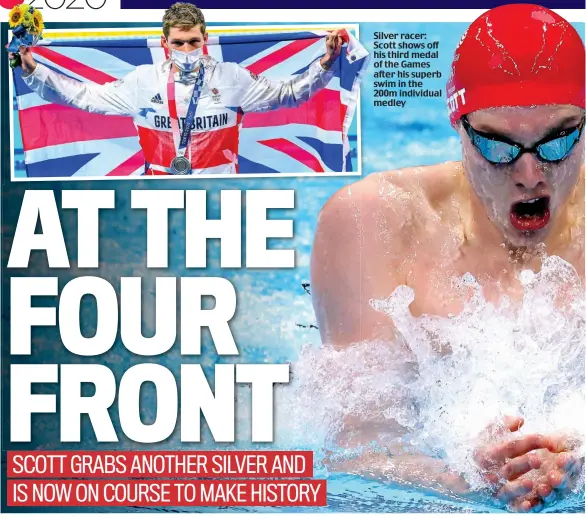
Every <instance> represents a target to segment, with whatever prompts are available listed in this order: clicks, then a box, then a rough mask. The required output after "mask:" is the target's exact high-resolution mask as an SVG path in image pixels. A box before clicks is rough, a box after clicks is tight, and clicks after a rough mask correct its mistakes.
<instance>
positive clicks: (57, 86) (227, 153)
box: [10, 3, 343, 174]
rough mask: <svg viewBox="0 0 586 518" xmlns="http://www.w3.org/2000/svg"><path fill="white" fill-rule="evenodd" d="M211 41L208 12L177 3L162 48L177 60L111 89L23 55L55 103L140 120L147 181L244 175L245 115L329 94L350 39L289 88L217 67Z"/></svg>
mask: <svg viewBox="0 0 586 518" xmlns="http://www.w3.org/2000/svg"><path fill="white" fill-rule="evenodd" d="M207 39H208V34H207V32H206V23H205V19H204V16H203V13H202V12H201V10H200V9H198V8H197V7H196V6H195V5H192V4H188V3H176V4H174V5H172V6H171V7H170V8H169V9H168V10H167V11H166V12H165V15H164V17H163V35H162V36H161V44H162V46H163V47H164V48H165V49H167V51H168V53H169V59H168V60H167V61H165V62H164V63H163V64H152V65H141V66H139V67H137V68H136V69H135V70H134V71H132V72H130V73H129V74H128V75H126V76H125V77H124V78H122V79H120V80H119V81H116V82H112V83H106V84H104V85H99V84H93V83H82V82H79V81H75V80H72V79H70V78H68V77H65V76H63V75H61V74H59V73H56V72H54V71H52V70H50V69H49V68H48V67H46V66H44V65H43V64H41V63H36V62H35V60H34V58H33V55H32V53H31V51H30V50H29V49H28V48H25V47H21V49H20V56H21V62H22V64H21V66H22V70H23V80H24V82H25V83H26V84H27V85H28V87H29V88H31V89H32V90H33V91H34V92H36V93H37V94H38V95H39V96H40V97H42V98H43V99H45V100H47V101H49V102H55V103H59V104H66V105H70V106H75V107H77V108H80V109H82V110H86V111H89V112H94V113H101V114H105V115H127V116H131V117H133V119H134V123H135V125H136V127H137V130H138V137H139V141H140V145H141V147H142V149H143V152H144V155H145V159H146V162H147V163H146V165H145V172H146V174H226V173H237V172H238V163H237V159H238V141H239V133H240V124H241V121H242V117H243V115H244V114H245V113H247V112H259V111H268V110H274V109H278V108H282V107H295V106H299V105H300V104H302V103H304V102H306V101H307V100H309V99H310V98H311V97H312V96H313V95H315V94H316V93H317V92H319V91H320V90H322V89H323V88H324V87H325V86H326V85H327V84H328V83H329V81H330V80H331V78H332V76H333V71H332V69H331V67H332V65H333V64H334V62H335V61H336V59H337V58H338V56H339V55H340V52H341V49H342V44H343V38H342V35H341V34H340V33H339V32H338V31H332V32H331V33H329V34H328V36H327V38H326V52H325V54H324V56H323V57H322V58H321V59H320V60H316V61H315V62H313V63H312V64H311V65H310V67H309V68H308V69H307V70H306V71H305V72H303V73H302V74H299V75H297V76H295V77H294V78H292V79H290V80H286V81H271V80H269V79H267V78H264V77H262V76H256V75H255V74H253V73H251V72H249V71H248V70H246V69H245V68H243V67H241V66H240V65H237V64H235V63H224V62H218V61H216V60H215V59H214V58H212V57H211V56H209V55H207V54H205V53H204V45H205V44H206V42H207ZM13 57H14V54H10V58H13ZM190 128H191V131H190Z"/></svg>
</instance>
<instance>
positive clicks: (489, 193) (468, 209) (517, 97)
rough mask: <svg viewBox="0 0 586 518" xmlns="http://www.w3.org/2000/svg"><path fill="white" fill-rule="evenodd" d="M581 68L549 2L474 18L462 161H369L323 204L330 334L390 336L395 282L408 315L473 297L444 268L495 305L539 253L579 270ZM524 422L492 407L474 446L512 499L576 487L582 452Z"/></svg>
mask: <svg viewBox="0 0 586 518" xmlns="http://www.w3.org/2000/svg"><path fill="white" fill-rule="evenodd" d="M584 68H585V52H584V44H583V42H582V40H581V38H580V36H579V35H578V33H577V32H576V31H575V30H574V28H573V27H572V26H571V25H570V24H569V23H567V22H566V21H565V20H564V19H563V18H561V17H560V16H558V15H557V14H555V13H554V12H552V11H550V10H548V9H545V8H543V7H539V6H535V5H508V6H503V7H498V8H496V9H493V10H491V11H488V12H487V13H485V14H484V15H482V16H481V17H480V18H478V19H477V20H476V21H475V22H474V23H473V24H472V25H471V26H470V28H469V29H468V31H467V32H466V34H465V35H464V36H463V38H462V40H461V41H460V44H459V46H458V48H457V50H456V53H455V56H454V61H453V65H452V74H451V77H450V79H449V81H448V85H447V99H448V111H449V113H450V121H451V123H452V125H453V127H454V128H455V130H456V131H457V132H458V133H459V135H460V138H461V141H462V156H463V159H462V161H461V162H455V163H445V164H439V165H435V166H428V167H415V168H410V169H404V170H399V171H393V172H386V173H379V174H372V175H369V176H367V177H366V178H364V179H362V180H361V181H359V182H357V183H354V184H352V185H349V186H347V187H345V188H343V189H341V190H340V191H338V192H337V193H336V194H335V195H334V196H333V197H332V198H331V199H330V200H329V201H328V202H327V203H326V205H325V206H324V207H323V209H322V211H321V213H320V216H319V221H318V227H317V231H316V236H315V242H314V247H313V251H312V261H311V286H312V296H313V304H314V309H315V312H316V316H317V319H318V324H319V329H320V333H321V338H322V341H323V343H324V344H332V345H333V346H335V347H337V348H346V347H348V346H350V345H352V344H357V343H359V342H363V341H373V340H377V341H387V342H389V343H393V341H394V343H395V344H396V343H397V341H396V340H395V331H394V329H393V326H392V322H390V320H389V317H388V316H387V315H385V314H383V313H381V312H378V311H376V310H374V309H373V308H372V307H371V305H370V302H369V301H370V300H371V299H376V300H380V299H385V298H387V297H388V296H389V295H390V294H392V293H393V291H394V290H395V288H397V287H398V286H400V285H406V286H409V287H410V288H412V289H413V290H414V294H415V300H414V302H413V303H412V304H411V306H410V309H411V312H412V313H413V314H414V315H415V316H419V315H422V314H431V315H438V316H448V315H449V314H457V313H458V312H459V311H461V310H462V309H463V304H464V299H463V295H462V292H461V291H459V290H457V289H456V287H454V286H453V285H452V283H451V280H452V279H453V278H454V277H461V276H462V275H464V274H465V273H467V272H470V273H471V274H472V275H473V276H474V277H475V278H476V279H477V280H478V282H479V283H480V285H481V286H482V289H483V292H484V297H485V298H486V299H487V300H489V301H492V302H495V303H498V301H499V300H500V299H501V297H503V296H505V295H506V296H508V297H509V298H510V299H512V300H513V301H516V302H519V300H520V297H521V296H522V294H523V287H522V285H521V284H520V282H519V280H518V279H517V276H518V274H519V272H520V271H521V270H525V269H532V270H534V271H536V272H537V271H539V269H540V265H541V258H542V254H543V253H546V254H547V255H549V256H559V257H561V258H562V259H564V260H565V261H567V262H568V263H570V264H571V265H573V267H574V268H575V269H576V271H577V272H578V275H579V276H580V278H581V279H582V280H583V279H584V132H585V131H584V114H585V110H584V77H585V70H584ZM522 424H523V420H522V418H521V417H516V416H512V417H510V418H509V417H508V418H506V419H505V420H504V422H503V421H502V419H501V420H500V421H499V422H496V421H495V424H494V429H493V430H492V432H491V434H487V437H488V436H489V435H490V436H491V437H492V438H493V439H494V437H495V430H499V429H500V432H497V433H502V437H503V439H502V440H501V441H500V442H499V441H497V442H496V443H494V442H491V443H488V442H486V443H483V442H482V440H480V439H479V444H478V448H477V450H476V455H475V460H476V462H477V464H478V468H479V472H481V473H482V474H483V476H484V478H485V480H486V481H487V483H489V484H491V487H493V488H494V495H495V496H496V497H497V498H498V499H499V500H500V501H501V502H502V503H503V504H504V505H506V506H507V507H508V508H509V509H510V510H516V511H529V510H538V509H540V508H541V507H542V506H543V505H544V503H547V502H549V501H551V500H553V499H554V498H558V497H560V495H564V494H565V492H566V491H567V490H568V489H569V488H571V487H572V484H573V482H574V481H575V479H576V477H577V476H579V474H580V472H581V471H582V469H583V457H582V455H583V454H581V453H578V451H579V445H576V443H575V441H571V440H570V439H569V438H567V437H564V436H563V435H559V436H551V435H547V436H542V435H536V434H533V435H523V434H522ZM379 425H380V423H379ZM376 426H377V424H376V423H363V422H361V421H360V420H359V419H357V418H355V419H352V417H351V416H348V417H347V419H346V420H345V421H344V432H343V433H342V434H341V436H340V444H342V445H343V444H346V445H351V446H356V445H359V444H368V443H369V442H370V441H371V440H373V439H374V440H376V438H377V429H376ZM499 427H500V428H499ZM510 432H517V433H516V434H513V435H514V436H515V439H514V440H512V439H510V437H511V433H510ZM344 434H345V435H344ZM344 437H345V439H344ZM507 437H508V439H507ZM344 441H345V442H344ZM394 458H395V459H399V460H402V462H400V463H397V464H396V466H399V467H398V468H397V469H399V471H400V473H398V475H399V477H400V478H402V479H404V480H409V481H411V482H418V481H421V480H425V481H427V482H429V481H431V485H433V486H439V487H440V488H442V489H444V488H445V489H448V490H451V491H455V492H457V493H466V491H467V483H466V482H465V480H464V479H463V478H462V477H461V476H460V475H459V474H456V473H451V472H450V469H449V466H445V465H443V463H442V462H441V461H440V460H439V459H431V458H429V457H424V456H413V455H404V457H403V458H401V454H400V452H395V455H394ZM388 460H389V457H388V456H387V455H386V454H381V453H374V452H371V453H365V454H364V455H363V456H362V457H358V458H354V459H353V460H352V461H347V462H345V463H344V464H342V465H337V466H335V465H333V469H338V470H342V471H350V472H353V473H363V474H368V473H374V474H377V473H378V474H380V475H384V474H385V469H387V468H386V467H387V466H388ZM395 474H397V473H395ZM530 475H531V476H530Z"/></svg>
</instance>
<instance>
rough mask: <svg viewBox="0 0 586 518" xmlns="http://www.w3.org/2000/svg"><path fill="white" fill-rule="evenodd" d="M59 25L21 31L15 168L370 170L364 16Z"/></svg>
mask: <svg viewBox="0 0 586 518" xmlns="http://www.w3.org/2000/svg"><path fill="white" fill-rule="evenodd" d="M23 5H25V4H23ZM186 6H188V7H186ZM188 8H189V9H188ZM186 9H187V10H188V11H189V12H183V11H185V10H186ZM175 11H176V12H175ZM188 22H189V23H188ZM41 23H42V22H41ZM54 25H56V24H53V25H52V28H51V30H45V31H44V32H41V37H39V36H38V34H39V33H38V32H37V33H36V34H37V35H36V36H35V38H34V41H30V42H23V41H19V39H18V35H15V34H13V31H11V32H10V34H9V41H11V40H12V44H11V45H12V46H13V48H12V49H10V48H9V51H10V50H12V51H13V52H11V53H10V66H11V68H12V75H13V81H11V83H10V88H11V90H12V91H11V95H12V98H13V111H12V115H13V120H12V125H11V127H12V131H13V139H12V141H13V146H12V149H13V160H12V166H13V171H12V179H13V180H33V179H34V180H40V179H89V178H92V179H97V178H113V177H117V178H125V177H126V178H128V177H136V176H168V177H171V176H180V177H185V176H190V175H193V176H196V175H205V176H206V177H208V178H209V177H210V176H212V177H213V176H217V177H225V176H233V175H238V174H240V175H249V176H250V175H254V176H266V175H282V174H285V175H288V176H297V175H320V174H324V173H325V174H328V173H329V174H338V175H359V174H360V141H359V138H360V137H359V136H360V131H359V129H360V121H359V104H360V103H359V95H360V83H361V80H362V77H363V74H364V72H365V70H366V68H367V65H368V61H369V57H370V56H369V53H368V51H366V50H365V48H364V47H363V46H362V45H361V43H360V42H359V40H358V26H330V25H326V26H324V25H321V26H286V25H275V26H258V25H256V26H255V25H249V26H215V27H206V23H205V20H204V18H203V14H202V13H201V11H200V10H199V9H198V8H197V7H195V6H192V5H190V4H178V6H177V8H176V9H173V8H172V9H169V10H168V11H167V13H166V15H165V18H164V20H163V27H162V29H159V28H157V27H150V28H143V29H140V28H128V29H119V28H118V29H109V28H107V27H104V28H100V29H71V28H67V29H59V28H53V26H54ZM68 27H70V25H69V26H68ZM24 37H25V38H26V35H25V36H24ZM27 43H28V44H27ZM23 44H24V45H23ZM19 49H20V51H19Z"/></svg>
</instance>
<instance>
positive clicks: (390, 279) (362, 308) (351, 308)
mask: <svg viewBox="0 0 586 518" xmlns="http://www.w3.org/2000/svg"><path fill="white" fill-rule="evenodd" d="M376 176H377V175H369V177H367V178H365V179H364V180H361V181H359V182H356V183H354V184H352V185H350V186H347V187H344V188H343V189H341V190H339V191H338V192H337V193H336V194H334V196H332V197H331V198H330V200H329V201H328V202H327V203H326V204H325V205H324V207H323V208H322V210H321V212H320V214H319V217H318V223H317V229H316V233H315V239H314V243H313V249H312V254H311V293H312V298H313V307H314V310H315V314H316V316H317V321H318V327H319V330H320V334H321V339H322V342H323V343H324V344H329V345H332V346H334V347H337V348H345V347H348V346H350V345H351V344H354V343H358V342H361V341H365V340H382V341H392V340H394V339H395V331H394V326H393V322H392V320H391V319H390V318H389V317H388V316H387V315H385V314H383V313H380V312H377V311H375V310H374V309H373V308H372V307H371V305H370V300H371V299H372V298H375V297H378V296H379V295H380V297H381V298H386V297H388V296H389V295H390V294H391V293H392V291H393V290H394V289H395V287H396V286H398V285H399V284H400V281H401V279H399V278H395V276H394V269H393V267H392V265H390V264H389V262H388V255H387V254H381V252H380V250H379V249H378V248H379V247H381V237H380V232H381V224H382V223H381V221H380V218H381V207H380V197H379V194H378V187H377V180H376V179H375V178H374V177H376ZM371 177H372V178H371ZM387 230H388V232H389V233H392V229H387ZM381 273H382V275H381Z"/></svg>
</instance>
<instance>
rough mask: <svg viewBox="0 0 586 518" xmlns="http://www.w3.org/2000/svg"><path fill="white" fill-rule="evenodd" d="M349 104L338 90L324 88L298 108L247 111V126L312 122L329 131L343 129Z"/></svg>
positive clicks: (265, 126) (263, 126) (267, 126)
mask: <svg viewBox="0 0 586 518" xmlns="http://www.w3.org/2000/svg"><path fill="white" fill-rule="evenodd" d="M347 109H348V108H347V106H346V105H345V104H342V102H341V99H340V92H339V91H338V90H329V89H324V90H322V91H321V92H318V93H317V94H316V95H315V96H313V97H312V98H311V99H310V100H309V101H308V102H306V103H305V104H302V105H301V106H299V107H297V108H281V109H279V110H275V111H272V112H265V113H247V114H245V115H244V120H243V126H244V127H245V128H269V127H272V126H283V125H285V124H310V125H312V126H317V127H318V128H321V129H323V130H327V131H342V127H343V125H344V118H345V117H346V110H347Z"/></svg>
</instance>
